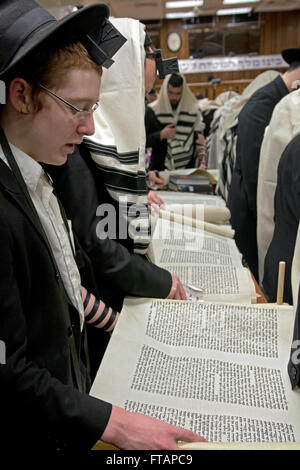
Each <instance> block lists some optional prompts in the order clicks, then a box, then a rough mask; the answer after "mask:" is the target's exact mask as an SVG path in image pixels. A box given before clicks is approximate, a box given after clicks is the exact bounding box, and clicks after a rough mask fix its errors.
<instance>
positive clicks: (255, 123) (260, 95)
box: [227, 75, 288, 279]
mask: <svg viewBox="0 0 300 470" xmlns="http://www.w3.org/2000/svg"><path fill="white" fill-rule="evenodd" d="M287 94H288V89H287V87H286V85H285V83H284V81H283V80H282V78H281V76H280V75H279V76H278V77H276V78H275V80H273V81H272V82H270V83H268V84H267V85H265V86H264V87H262V88H259V89H258V90H257V91H256V92H255V93H254V94H253V95H252V96H251V98H250V99H249V101H248V102H247V103H246V104H245V106H244V107H243V109H242V111H241V112H240V114H239V117H238V126H237V143H236V162H235V167H234V171H233V174H232V180H231V184H230V188H229V193H228V200H227V205H228V207H229V209H230V211H231V225H232V227H233V228H234V230H235V241H236V244H237V246H238V248H239V249H240V251H241V252H242V253H243V255H244V257H245V258H246V260H247V262H248V264H249V267H250V269H251V271H252V273H253V275H254V276H255V277H256V279H257V278H258V258H257V240H256V225H257V215H256V192H257V178H258V165H259V156H260V148H261V144H262V140H263V137H264V132H265V128H266V126H267V125H268V124H269V122H270V119H271V117H272V113H273V110H274V108H275V106H276V104H277V103H278V102H279V101H280V100H281V99H282V98H283V97H284V96H285V95H287Z"/></svg>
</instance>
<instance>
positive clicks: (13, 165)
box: [0, 126, 87, 392]
mask: <svg viewBox="0 0 300 470" xmlns="http://www.w3.org/2000/svg"><path fill="white" fill-rule="evenodd" d="M0 144H1V147H2V149H3V152H4V155H5V157H6V159H7V161H8V163H9V166H10V169H11V170H12V172H13V174H14V176H15V178H16V180H17V182H18V184H19V187H20V189H21V191H22V193H23V196H24V197H25V200H26V202H27V205H28V208H29V209H30V212H31V217H32V219H33V220H34V223H35V225H36V227H37V228H38V230H39V232H40V233H41V234H42V236H43V239H44V241H45V243H46V245H47V248H48V251H49V254H50V257H51V260H52V263H53V265H54V269H55V272H56V273H59V269H58V267H57V264H56V261H55V258H54V256H53V253H52V249H51V247H50V244H49V241H48V238H47V235H46V234H45V231H44V228H43V226H42V224H41V221H40V218H39V216H38V214H37V211H36V208H35V206H34V204H33V202H32V199H31V197H30V195H29V192H28V189H27V186H26V183H25V181H24V179H23V176H22V174H21V172H20V169H19V167H18V165H17V162H16V160H15V157H14V156H13V153H12V151H11V148H10V145H9V143H8V141H7V139H6V136H5V134H4V131H3V129H2V127H1V126H0ZM71 246H72V245H71ZM60 285H61V288H62V289H63V294H64V296H65V297H66V299H67V301H68V303H69V304H71V301H70V300H69V297H68V294H67V292H66V290H65V287H64V284H63V282H60ZM64 311H65V309H64ZM66 322H67V325H68V326H69V328H70V327H71V319H70V317H69V315H66ZM69 346H70V352H71V358H72V365H73V370H74V374H75V380H76V385H77V388H78V390H79V391H80V392H83V391H84V390H85V386H84V385H83V383H82V376H81V372H80V368H79V357H78V355H77V351H76V344H75V338H74V335H73V334H72V335H70V336H69ZM86 353H87V351H86Z"/></svg>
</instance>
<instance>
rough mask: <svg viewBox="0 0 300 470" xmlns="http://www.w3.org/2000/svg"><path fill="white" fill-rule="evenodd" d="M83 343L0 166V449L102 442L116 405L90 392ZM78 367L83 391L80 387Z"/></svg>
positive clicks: (42, 245) (29, 217) (39, 240)
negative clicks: (0, 360) (2, 359)
mask: <svg viewBox="0 0 300 470" xmlns="http://www.w3.org/2000/svg"><path fill="white" fill-rule="evenodd" d="M72 338H74V343H75V348H76V352H75V358H76V361H75V362H74V358H73V361H72V355H71V349H70V348H71V344H72V342H71V339H72ZM82 339H83V334H81V333H80V325H79V315H78V312H77V311H76V310H75V308H74V307H72V306H71V305H70V304H69V303H68V301H67V298H66V294H65V292H64V289H63V288H62V284H61V280H60V276H59V273H58V272H57V270H56V267H55V263H54V262H53V257H52V255H51V251H50V250H49V248H48V245H47V243H46V240H45V238H44V236H43V234H42V233H41V231H40V229H39V225H38V224H37V222H36V220H35V219H34V216H33V214H32V212H31V211H30V210H29V207H28V205H27V202H26V199H25V198H24V196H23V194H22V193H21V191H20V188H19V186H18V184H17V182H16V180H15V178H14V176H13V174H12V172H11V171H10V169H9V168H8V167H7V166H6V164H5V163H4V162H3V161H2V160H0V340H1V341H3V342H4V343H5V346H6V363H5V364H1V365H0V422H1V427H2V429H3V432H2V437H1V441H0V449H1V450H4V449H5V448H6V449H7V448H9V446H12V447H13V448H14V449H15V450H16V449H18V450H19V449H22V448H23V447H24V448H26V449H27V450H29V449H33V448H35V447H36V448H37V449H39V450H42V449H53V448H56V446H58V447H59V448H61V449H63V448H65V447H69V446H70V447H73V448H75V449H77V450H78V449H88V448H90V447H91V446H92V445H93V444H94V443H95V442H96V440H97V439H99V438H100V437H101V434H102V432H103V430H104V429H105V426H106V424H107V421H108V419H109V416H110V411H111V405H110V404H108V403H105V402H102V401H100V400H96V399H94V398H92V397H89V396H88V395H87V394H86V392H87V391H88V390H89V386H90V380H89V375H88V372H87V368H86V364H85V363H86V357H85V352H84V348H83V347H82V344H83V342H82ZM75 363H76V364H77V366H78V367H79V369H80V376H81V380H82V388H83V390H84V393H80V392H79V391H78V390H77V389H76V387H77V383H76V380H75V376H74V364H75ZM76 364H75V365H76Z"/></svg>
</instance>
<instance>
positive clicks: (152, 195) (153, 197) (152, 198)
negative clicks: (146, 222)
mask: <svg viewBox="0 0 300 470" xmlns="http://www.w3.org/2000/svg"><path fill="white" fill-rule="evenodd" d="M147 201H148V208H149V210H150V212H152V211H153V210H154V212H156V210H157V209H158V210H159V207H160V206H163V205H164V201H163V200H162V199H161V198H160V197H159V196H158V195H157V194H156V192H155V191H149V193H148V197H147Z"/></svg>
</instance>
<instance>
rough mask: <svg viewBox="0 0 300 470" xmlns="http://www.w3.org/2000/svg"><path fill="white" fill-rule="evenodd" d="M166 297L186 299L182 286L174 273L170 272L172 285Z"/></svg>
mask: <svg viewBox="0 0 300 470" xmlns="http://www.w3.org/2000/svg"><path fill="white" fill-rule="evenodd" d="M167 299H175V300H186V293H185V290H184V287H183V285H182V284H181V282H180V280H179V278H178V276H176V275H175V274H172V287H171V290H170V293H169V295H168V297H167Z"/></svg>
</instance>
